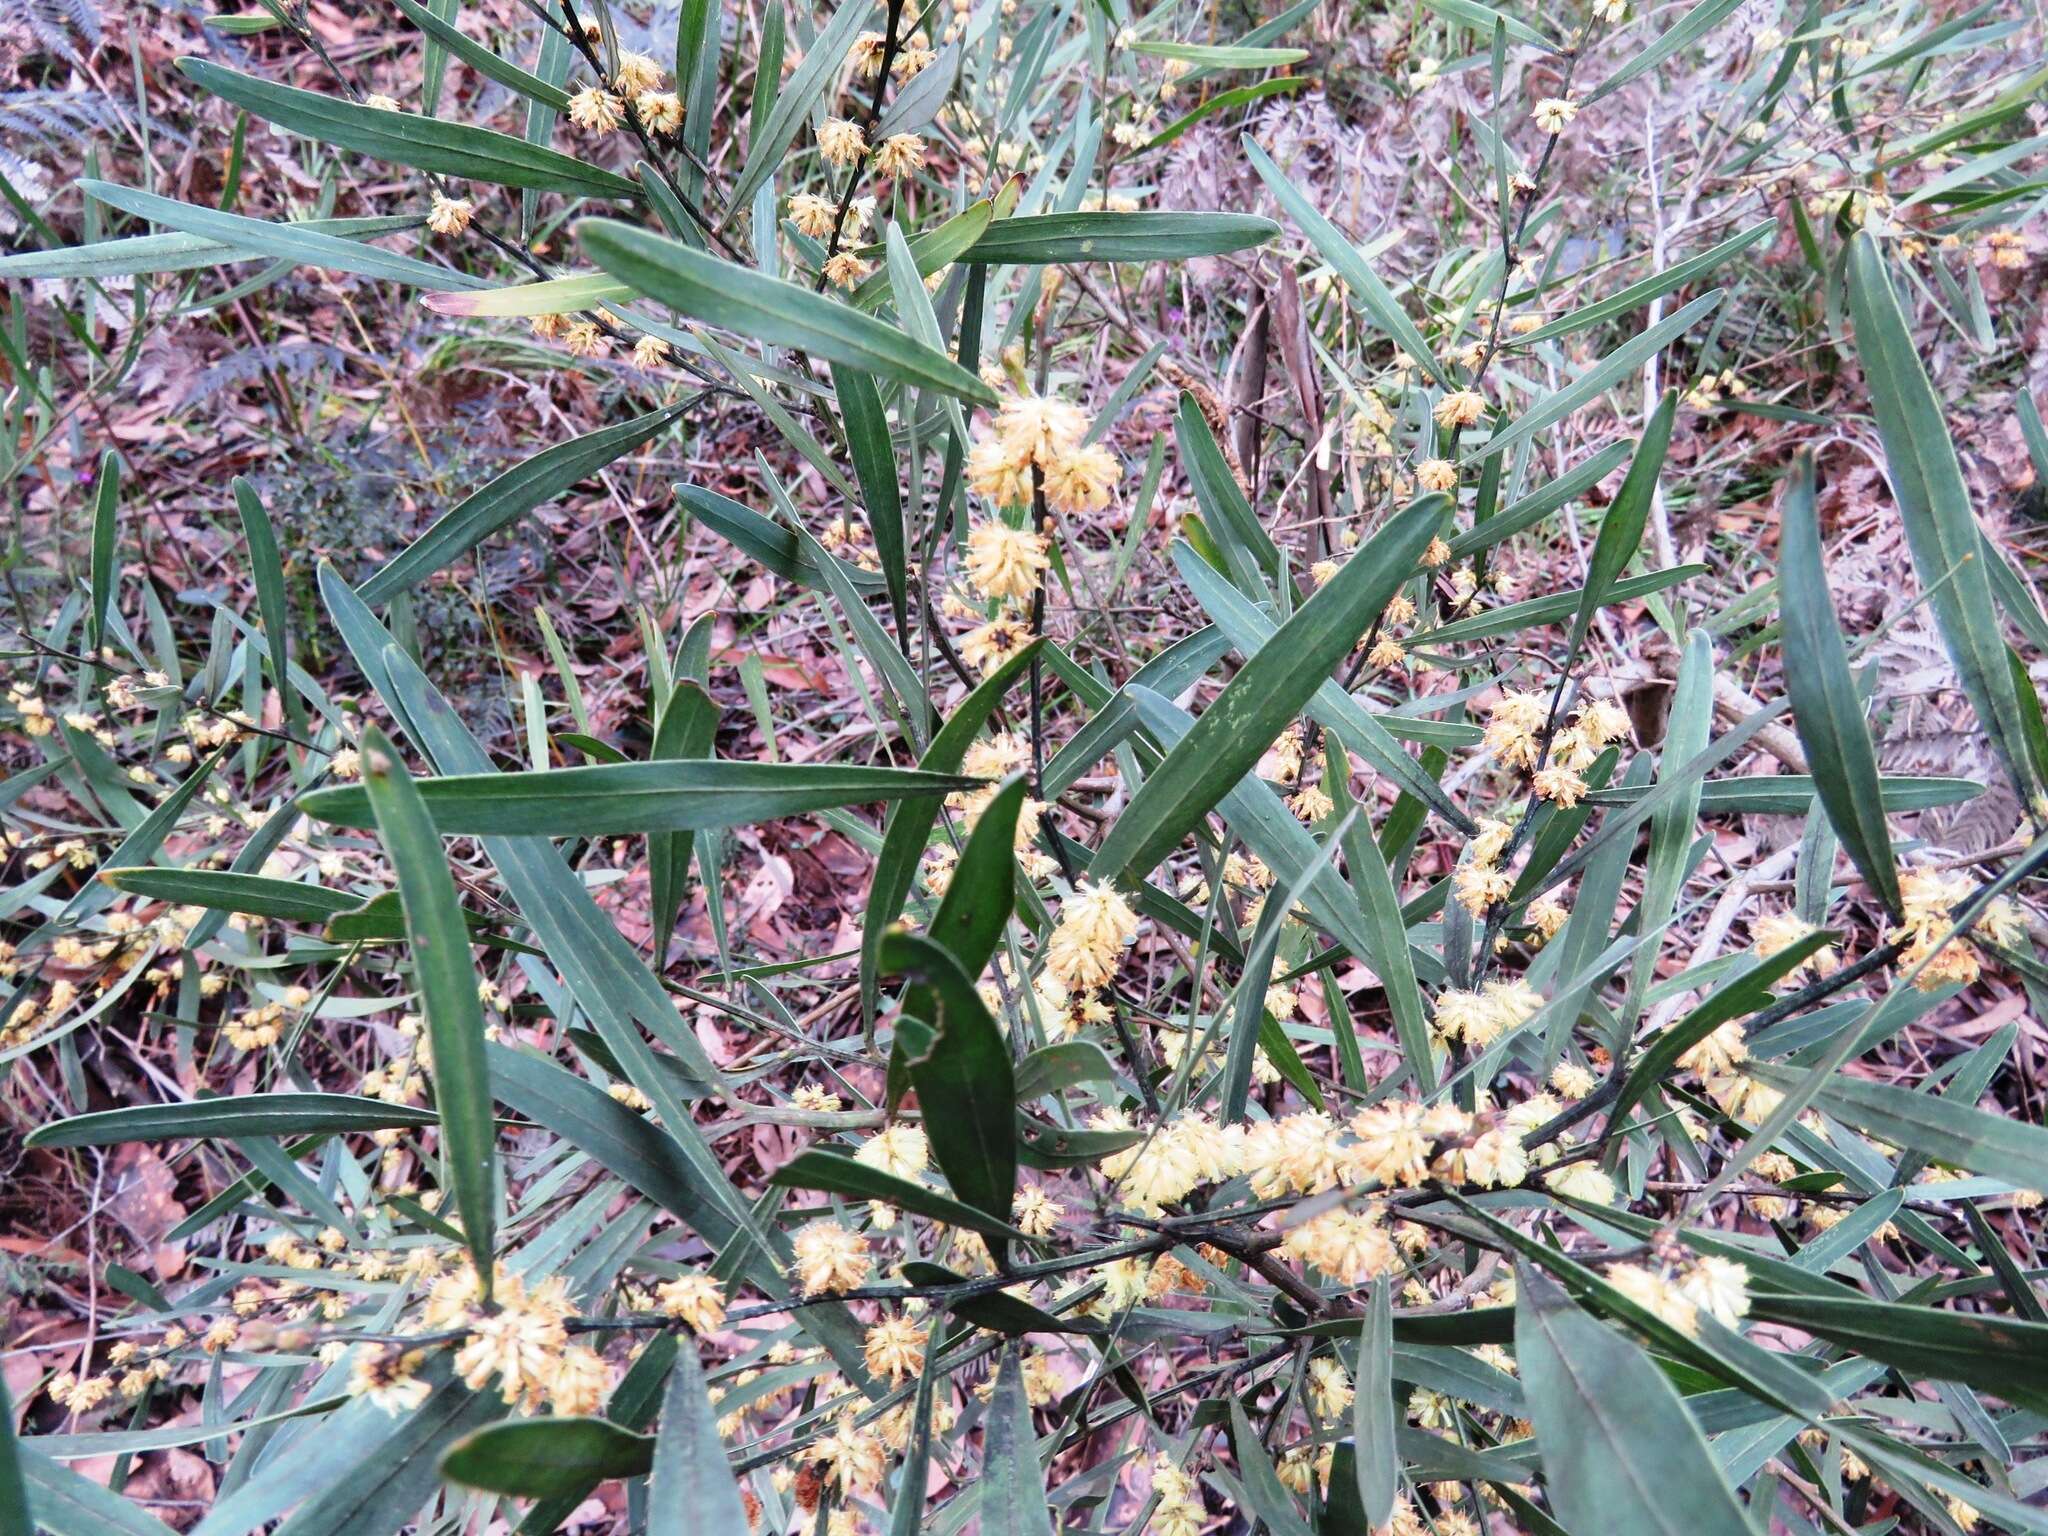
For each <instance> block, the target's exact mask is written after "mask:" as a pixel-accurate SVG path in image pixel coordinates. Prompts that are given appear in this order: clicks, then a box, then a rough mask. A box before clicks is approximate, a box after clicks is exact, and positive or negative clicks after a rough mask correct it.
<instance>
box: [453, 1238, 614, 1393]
mask: <svg viewBox="0 0 2048 1536" xmlns="http://www.w3.org/2000/svg"><path fill="white" fill-rule="evenodd" d="M458 1301H459V1311H457V1313H456V1316H455V1317H454V1318H453V1319H451V1320H450V1323H449V1324H444V1326H448V1325H453V1326H462V1327H466V1328H468V1330H469V1337H468V1339H467V1340H465V1341H464V1343H463V1345H462V1347H461V1348H460V1349H459V1350H457V1351H456V1353H455V1371H456V1374H457V1375H459V1376H460V1377H461V1378H462V1380H463V1383H464V1385H466V1386H467V1387H469V1388H470V1390H471V1391H480V1390H481V1389H482V1388H483V1387H484V1386H485V1385H486V1384H487V1383H489V1382H490V1380H491V1379H492V1378H493V1377H496V1378H497V1382H498V1395H499V1396H500V1397H501V1398H503V1399H504V1401H505V1402H507V1403H508V1404H512V1405H514V1406H518V1407H523V1408H525V1409H526V1410H527V1411H528V1412H531V1411H533V1410H534V1409H536V1408H538V1407H540V1406H541V1405H542V1404H543V1403H548V1402H552V1403H553V1404H554V1406H555V1408H556V1409H557V1410H558V1411H560V1412H563V1413H588V1412H590V1411H591V1410H592V1409H593V1408H595V1407H596V1406H597V1403H598V1402H601V1401H602V1375H603V1361H602V1359H600V1358H599V1357H598V1356H597V1355H596V1352H595V1351H593V1350H590V1349H588V1348H585V1347H584V1346H581V1345H571V1344H570V1343H569V1330H568V1322H569V1319H570V1317H571V1316H573V1315H574V1313H575V1310H576V1309H575V1306H574V1304H573V1303H571V1302H570V1300H569V1283H568V1281H567V1280H566V1279H565V1278H563V1277H562V1276H560V1275H554V1276H550V1277H549V1278H548V1279H546V1280H543V1281H542V1282H541V1283H540V1284H539V1285H536V1286H534V1287H533V1288H532V1289H531V1290H529V1289H528V1288H527V1286H526V1283H525V1282H524V1281H523V1280H521V1279H520V1278H519V1276H517V1275H515V1274H513V1273H512V1272H511V1271H510V1270H504V1269H501V1270H500V1271H499V1273H498V1274H497V1275H496V1277H495V1278H494V1279H493V1280H492V1282H491V1303H490V1306H489V1307H488V1308H486V1307H485V1306H483V1305H482V1298H481V1296H480V1295H479V1294H478V1292H477V1285H476V1275H475V1272H474V1271H473V1270H468V1271H460V1272H457V1273H456V1274H453V1275H448V1276H444V1277H443V1278H442V1279H441V1280H440V1281H438V1282H436V1284H435V1287H434V1291H433V1294H432V1296H431V1297H430V1298H429V1306H428V1312H429V1315H430V1317H431V1316H433V1315H435V1312H436V1303H437V1302H438V1304H439V1306H440V1308H441V1309H442V1310H443V1311H445V1310H447V1309H448V1308H450V1307H454V1306H456V1305H457V1304H458ZM586 1357H587V1358H586ZM593 1365H594V1366H595V1369H596V1372H597V1375H598V1378H599V1381H598V1397H597V1400H596V1401H592V1399H591V1384H590V1377H591V1375H592V1370H593Z"/></svg>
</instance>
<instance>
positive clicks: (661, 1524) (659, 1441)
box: [647, 1339, 747, 1536]
mask: <svg viewBox="0 0 2048 1536" xmlns="http://www.w3.org/2000/svg"><path fill="white" fill-rule="evenodd" d="M647 1491H648V1495H649V1497H648V1501H647V1536H747V1513H746V1509H745V1507H744V1505H743V1504H742V1503H741V1501H740V1489H739V1484H738V1483H737V1482H735V1481H734V1480H733V1475H732V1469H731V1467H729V1466H728V1465H727V1464H726V1460H725V1447H724V1446H723V1445H722V1444H721V1443H720V1441H719V1438H718V1412H717V1410H716V1409H715V1408H713V1407H712V1405H711V1396H710V1393H709V1392H708V1390H707V1389H706V1387H705V1385H704V1367H703V1366H702V1365H700V1364H699V1363H698V1361H697V1344H696V1341H695V1340H694V1339H685V1340H684V1341H683V1347H682V1348H681V1349H680V1350H678V1351H677V1353H676V1364H675V1369H674V1370H673V1371H672V1372H670V1374H669V1378H668V1391H667V1392H666V1393H664V1394H663V1396H662V1400H661V1426H660V1428H659V1429H658V1430H657V1431H656V1434H655V1440H654V1465H653V1468H652V1475H651V1477H650V1479H649V1482H648V1489H647Z"/></svg>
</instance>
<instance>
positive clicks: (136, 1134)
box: [28, 1093, 436, 1147]
mask: <svg viewBox="0 0 2048 1536" xmlns="http://www.w3.org/2000/svg"><path fill="white" fill-rule="evenodd" d="M435 1119H436V1117H435V1115H434V1113H433V1111H431V1110H425V1109H413V1108H411V1107H409V1106H407V1105H404V1104H387V1103H385V1102H384V1101H383V1100H382V1099H363V1098H357V1097H355V1096H354V1095H353V1094H346V1093H255V1094H248V1095H245V1096H243V1097H240V1098H233V1099H195V1100H193V1101H191V1102H189V1103H185V1104H131V1105H129V1106H127V1107H126V1108H125V1109H102V1110H97V1111H95V1112H94V1113H92V1114H89V1115H73V1116H72V1117H71V1118H70V1119H68V1120H56V1121H52V1122H51V1123H50V1124H48V1125H41V1126H38V1127H36V1129H34V1130H33V1131H31V1132H29V1134H28V1145H30V1146H32V1147H111V1146H118V1145H119V1144H120V1143H122V1142H124V1141H171V1140H183V1139H187V1138H191V1137H197V1136H224V1137H234V1138H238V1139H239V1138H245V1137H250V1136H299V1135H307V1134H314V1133H323V1132H324V1133H335V1132H355V1131H381V1130H388V1129H396V1128H402V1127H407V1126H422V1125H432V1124H434V1123H435Z"/></svg>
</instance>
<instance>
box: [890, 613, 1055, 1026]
mask: <svg viewBox="0 0 2048 1536" xmlns="http://www.w3.org/2000/svg"><path fill="white" fill-rule="evenodd" d="M1044 643H1045V642H1044V640H1043V638H1039V639H1034V640H1032V641H1031V643H1030V644H1028V645H1026V646H1025V647H1024V648H1023V649H1022V650H1020V651H1018V652H1017V654H1016V655H1014V656H1012V657H1010V658H1009V660H1007V661H1005V662H1004V663H1002V665H1000V666H999V667H997V668H996V670H995V671H993V672H991V673H990V674H989V675H988V676H987V677H985V678H984V679H982V681H981V682H980V683H978V684H976V685H975V689H974V692H972V693H970V694H968V695H967V697H966V698H964V699H962V700H961V701H960V703H959V705H958V706H957V707H956V708H955V709H954V711H953V713H952V715H951V716H950V717H949V718H948V719H947V721H946V723H945V724H944V725H942V726H940V727H939V728H938V730H937V731H936V732H934V733H933V735H932V740H931V745H930V746H928V747H926V748H925V750H924V756H923V757H921V758H920V759H918V765H917V766H918V769H919V771H920V772H923V773H932V774H950V773H957V772H959V770H960V764H961V762H962V760H963V759H965V757H966V755H967V748H968V747H969V746H970V745H971V744H972V743H973V741H974V738H975V737H976V736H978V735H980V734H981V728H982V726H983V725H985V724H986V723H987V722H988V717H989V716H990V715H991V714H993V713H994V712H995V709H996V706H997V705H998V704H1000V703H1001V702H1002V699H1003V695H1004V694H1005V693H1006V692H1008V691H1009V688H1010V685H1011V684H1012V683H1014V682H1015V681H1016V680H1017V679H1018V678H1019V677H1021V676H1023V674H1024V669H1025V668H1026V667H1028V666H1029V665H1030V664H1031V658H1032V657H1033V656H1036V655H1037V654H1038V652H1039V649H1040V647H1041V646H1043V645H1044ZM938 819H939V802H938V801H937V800H936V799H932V798H918V799H908V800H902V801H899V802H897V804H896V805H895V806H893V807H892V808H891V809H890V812H889V819H888V821H887V823H886V824H885V825H884V827H883V829H882V851H881V852H880V853H878V854H877V855H876V856H875V872H874V875H873V877H872V879H871V880H870V881H869V884H868V899H867V905H866V907H865V908H864V909H863V911H862V913H861V940H860V991H861V1008H862V1012H863V1014H864V1015H865V1016H866V1017H867V1018H868V1019H870V1020H872V1019H873V1017H874V1013H875V1004H876V1002H877V1001H878V1000H879V998H880V996H881V989H880V987H879V985H878V982H877V977H878V975H879V964H880V960H881V952H882V937H883V935H884V934H886V933H887V932H888V931H889V926H890V924H892V923H894V922H895V921H896V919H897V918H899V917H901V916H902V915H903V904H904V902H906V901H907V900H909V898H910V890H911V887H912V885H913V884H915V883H916V880H917V865H918V861H919V860H920V859H921V858H923V857H924V848H925V841H926V839H928V838H929V837H930V836H931V832H932V827H933V825H934V824H935V823H936V822H937V821H938Z"/></svg>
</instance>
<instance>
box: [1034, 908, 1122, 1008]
mask: <svg viewBox="0 0 2048 1536" xmlns="http://www.w3.org/2000/svg"><path fill="white" fill-rule="evenodd" d="M1137 936H1138V914H1137V913H1135V912H1133V911H1132V910H1131V907H1130V903H1129V902H1127V901H1125V900H1124V899H1123V897H1122V896H1121V895H1119V894H1118V893H1117V891H1116V889H1115V888H1114V887H1112V886H1108V885H1098V884H1096V883H1094V882H1093V881H1088V880H1084V881H1082V882H1081V884H1080V885H1079V886H1078V887H1077V888H1076V889H1075V891H1074V894H1073V895H1071V896H1069V897H1068V898H1067V899H1066V900H1065V901H1064V902H1062V903H1061V904H1060V917H1059V922H1058V923H1057V924H1056V925H1055V926H1054V928H1053V931H1052V937H1051V938H1050V939H1048V940H1047V941H1046V946H1045V968H1046V969H1047V970H1048V971H1050V972H1051V973H1052V974H1053V975H1054V976H1055V977H1057V978H1058V979H1059V981H1060V982H1061V983H1062V984H1063V985H1065V986H1066V987H1067V988H1069V989H1070V990H1072V991H1075V992H1094V991H1098V990H1100V989H1101V988H1103V987H1106V986H1108V985H1109V983H1110V979H1111V978H1112V977H1114V976H1115V975H1116V968H1117V965H1118V963H1119V962H1120V961H1121V960H1122V959H1123V952H1124V949H1125V947H1126V946H1127V945H1129V944H1130V942H1131V941H1132V940H1133V939H1135V938H1136V937H1137Z"/></svg>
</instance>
